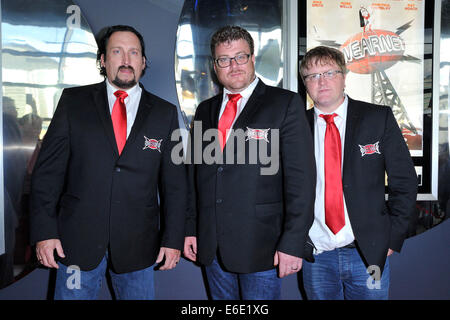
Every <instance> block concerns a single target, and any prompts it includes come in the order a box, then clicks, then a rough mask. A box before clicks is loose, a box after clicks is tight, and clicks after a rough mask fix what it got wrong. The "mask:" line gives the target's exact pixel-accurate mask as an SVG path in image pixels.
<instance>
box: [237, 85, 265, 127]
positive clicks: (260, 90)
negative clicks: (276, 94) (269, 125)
mask: <svg viewBox="0 0 450 320" xmlns="http://www.w3.org/2000/svg"><path fill="white" fill-rule="evenodd" d="M265 92H266V85H265V84H264V83H263V82H262V81H261V80H259V81H258V84H257V86H256V88H255V90H253V93H252V95H251V96H250V98H249V99H248V101H247V103H246V105H245V107H244V109H243V110H242V112H241V113H240V114H239V116H238V118H237V119H236V122H235V123H234V125H233V129H235V130H236V129H238V128H242V129H245V125H246V124H248V123H249V121H250V119H251V117H252V115H253V114H254V113H255V112H256V111H257V110H258V108H259V106H260V105H261V104H262V102H263V100H264V99H263V97H264V93H265Z"/></svg>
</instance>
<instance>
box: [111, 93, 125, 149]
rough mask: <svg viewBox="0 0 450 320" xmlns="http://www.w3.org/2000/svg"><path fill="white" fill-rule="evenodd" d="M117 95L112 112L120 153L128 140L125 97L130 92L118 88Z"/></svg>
mask: <svg viewBox="0 0 450 320" xmlns="http://www.w3.org/2000/svg"><path fill="white" fill-rule="evenodd" d="M114 95H115V96H116V97H117V99H116V102H114V106H113V110H112V112H111V119H112V123H113V127H114V135H115V136H116V143H117V149H119V155H120V154H121V153H122V149H123V147H124V146H125V142H126V141H127V110H126V107H125V98H126V97H128V94H127V93H126V92H125V91H122V90H117V91H116V92H114Z"/></svg>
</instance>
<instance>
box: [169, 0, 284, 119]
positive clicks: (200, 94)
mask: <svg viewBox="0 0 450 320" xmlns="http://www.w3.org/2000/svg"><path fill="white" fill-rule="evenodd" d="M282 2H283V1H282V0H248V1H242V0H219V1H208V0H203V1H202V0H186V1H185V3H184V6H183V10H182V12H181V16H180V21H179V24H178V31H177V42H176V52H175V79H176V87H177V94H178V100H179V103H180V107H181V110H182V113H183V117H184V121H185V124H186V127H188V126H189V124H190V121H191V119H192V117H193V116H194V113H195V109H196V108H197V106H198V104H199V103H200V102H202V101H203V100H206V99H208V98H210V97H212V96H214V95H216V94H217V93H219V91H220V87H219V85H218V83H217V82H216V79H215V75H214V70H213V64H212V60H211V51H210V40H211V36H212V35H213V33H214V32H215V31H216V30H217V29H219V28H220V27H222V26H225V25H239V26H241V27H243V28H245V29H247V30H248V31H249V33H250V34H251V35H252V37H253V40H254V42H255V56H256V62H255V71H256V75H257V76H258V77H259V78H260V79H261V80H263V81H264V82H265V83H266V84H268V85H272V86H279V87H281V86H282V78H283V65H284V63H283V54H282V50H284V49H283V43H282V27H281V26H282V12H283V4H282Z"/></svg>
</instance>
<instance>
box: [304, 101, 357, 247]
mask: <svg viewBox="0 0 450 320" xmlns="http://www.w3.org/2000/svg"><path fill="white" fill-rule="evenodd" d="M347 108H348V98H347V96H345V99H344V102H343V103H342V104H341V105H340V106H339V107H338V108H337V109H336V110H335V111H334V112H332V113H336V114H337V116H336V117H334V122H335V124H336V127H337V128H338V130H339V133H340V136H341V146H342V159H341V170H342V164H343V161H344V142H345V140H344V139H345V127H346V119H347ZM320 114H325V113H323V112H322V111H320V110H319V109H317V108H316V107H314V154H315V157H316V168H317V183H316V200H315V203H314V223H313V225H312V227H311V229H310V231H309V236H310V238H311V240H312V241H313V243H314V246H315V247H316V249H315V250H314V253H315V254H319V253H321V252H323V251H330V250H334V249H336V248H340V247H343V246H346V245H348V244H350V243H352V242H353V241H354V240H355V236H354V234H353V230H352V226H351V225H350V220H349V218H348V212H347V206H346V204H345V197H344V214H345V226H344V227H343V228H342V229H341V230H339V232H338V233H337V234H333V232H331V230H330V229H329V228H328V226H327V225H326V224H325V164H324V160H325V159H324V143H325V131H326V128H327V123H326V121H325V119H323V118H322V117H320V116H319V115H320Z"/></svg>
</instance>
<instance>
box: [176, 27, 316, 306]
mask: <svg viewBox="0 0 450 320" xmlns="http://www.w3.org/2000/svg"><path fill="white" fill-rule="evenodd" d="M211 55H212V58H213V62H214V71H215V73H216V76H217V79H218V80H219V82H220V83H221V84H222V85H223V92H221V93H219V94H218V95H216V96H214V97H212V98H211V99H208V100H206V101H204V102H202V103H201V104H200V105H199V106H198V108H197V110H196V112H195V117H194V126H193V128H192V130H191V147H192V149H190V148H188V152H191V154H192V155H194V154H195V153H196V152H198V151H197V149H196V147H195V145H196V144H197V143H198V141H201V137H202V136H204V134H205V132H207V131H211V129H213V130H215V129H217V131H218V135H217V138H218V139H217V140H216V143H217V142H218V143H217V144H216V147H218V150H217V148H216V150H217V151H216V152H217V153H216V155H217V156H218V157H222V159H220V160H225V161H218V162H217V163H212V164H211V163H209V162H208V161H202V162H201V163H195V164H192V165H189V167H188V181H189V192H190V195H191V197H190V201H189V210H188V213H187V219H186V238H185V247H184V251H183V252H184V255H185V256H186V257H187V258H188V259H190V260H193V261H198V262H199V263H201V264H202V265H204V266H205V273H206V277H207V280H208V285H209V289H210V290H209V292H210V294H211V297H212V298H213V299H214V300H228V299H231V300H239V299H243V300H277V299H280V298H281V278H283V277H286V276H288V275H290V274H294V273H296V272H298V271H300V269H301V268H302V261H303V258H308V254H307V253H308V251H305V250H304V249H305V248H308V247H307V246H306V241H307V235H308V230H309V228H310V226H311V224H312V222H313V218H314V212H313V205H314V189H315V166H314V153H313V145H312V138H311V132H310V131H309V127H308V123H307V121H306V117H305V109H304V106H303V103H302V101H301V99H300V96H299V95H298V94H296V93H294V92H291V91H288V90H284V89H281V88H276V87H271V86H268V85H266V84H264V83H263V81H262V80H260V79H259V78H258V77H257V76H256V74H255V61H256V57H255V52H254V41H253V39H252V37H251V35H250V33H249V32H248V31H247V30H245V29H243V28H241V27H239V26H225V27H223V28H220V29H219V30H217V31H216V32H215V33H214V35H213V36H212V38H211ZM199 124H201V126H199ZM196 126H198V127H196ZM230 129H231V130H230ZM244 130H245V131H246V134H245V135H246V139H245V142H244V143H243V144H240V142H239V141H238V139H237V138H236V137H237V136H236V135H235V134H234V133H235V132H239V131H241V132H244ZM261 132H266V137H265V138H264V139H258V138H260V137H261V136H262V135H263V134H261ZM258 135H259V136H258ZM242 140H244V139H242ZM242 140H241V141H242ZM192 142H193V143H192ZM253 143H255V144H253ZM252 144H253V147H254V148H253V147H252V146H251V145H252ZM275 145H278V147H279V149H276V151H272V150H274V149H272V148H273V147H274V146H275ZM200 147H201V149H200V148H198V149H200V151H201V153H200V154H205V153H206V152H207V148H208V147H209V143H208V142H207V141H203V143H202V144H200ZM241 147H242V148H241ZM256 147H258V148H259V151H256ZM269 147H270V148H271V157H272V158H273V159H277V161H279V167H277V169H278V170H275V171H272V172H270V173H267V174H265V173H263V172H264V171H263V170H262V169H265V168H267V163H264V161H262V160H261V159H258V160H257V161H254V162H253V161H251V160H249V159H251V158H254V159H256V158H257V157H258V155H260V154H261V153H260V152H261V150H263V149H264V148H269ZM278 147H277V148H278ZM266 150H267V149H266ZM205 151H206V152H205ZM257 152H258V154H256V153H257ZM230 154H231V156H232V157H234V156H236V158H237V159H239V158H241V159H245V160H246V161H245V163H242V162H241V163H239V162H238V161H236V162H234V161H228V159H229V158H228V156H230ZM194 157H195V155H194ZM187 158H189V154H188V157H187ZM233 160H234V159H233ZM220 162H221V163H220Z"/></svg>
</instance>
